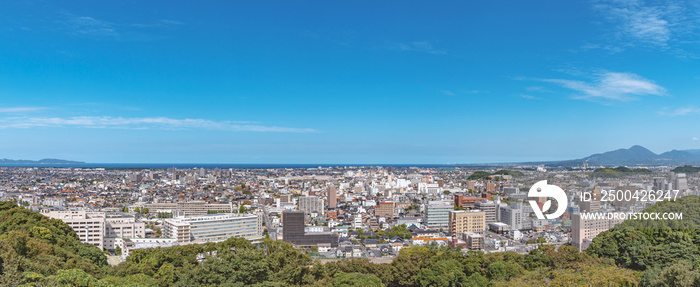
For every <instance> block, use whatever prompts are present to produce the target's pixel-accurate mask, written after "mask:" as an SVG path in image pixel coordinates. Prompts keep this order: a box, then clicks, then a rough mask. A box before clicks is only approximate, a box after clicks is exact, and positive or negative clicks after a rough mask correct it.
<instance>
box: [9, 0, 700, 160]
mask: <svg viewBox="0 0 700 287" xmlns="http://www.w3.org/2000/svg"><path fill="white" fill-rule="evenodd" d="M376 2H377V1H246V2H242V1H219V2H217V1H207V2H205V4H202V3H201V2H192V1H133V2H132V1H108V2H103V1H100V2H96V1H62V2H61V3H57V2H56V1H3V2H2V4H0V39H1V41H0V139H2V140H0V158H2V157H5V158H12V159H40V158H46V157H53V158H65V159H72V160H81V161H86V162H146V163H148V162H153V163H480V162H504V161H508V162H510V161H529V160H558V159H572V158H581V157H584V156H587V155H590V154H592V153H597V152H603V151H608V150H613V149H617V148H623V147H624V148H627V147H629V146H632V145H635V144H639V145H643V146H645V147H647V148H649V149H651V150H652V151H654V152H657V153H660V152H664V151H667V150H670V149H694V148H700V141H698V138H700V130H698V127H697V123H698V120H700V91H699V89H698V87H700V59H699V57H700V52H698V51H700V37H698V32H699V30H698V29H699V28H700V4H698V2H697V1H664V2H663V3H661V2H660V1H636V0H624V1H622V0H621V1H603V0H601V1H439V2H435V1H430V2H426V1H380V2H381V3H376ZM660 4H663V5H660Z"/></svg>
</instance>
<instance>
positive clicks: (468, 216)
mask: <svg viewBox="0 0 700 287" xmlns="http://www.w3.org/2000/svg"><path fill="white" fill-rule="evenodd" d="M449 224H450V232H451V233H452V235H453V236H455V235H456V234H459V233H464V232H472V233H484V232H485V231H486V213H485V212H483V211H480V210H457V211H450V213H449Z"/></svg>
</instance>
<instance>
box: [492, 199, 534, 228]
mask: <svg viewBox="0 0 700 287" xmlns="http://www.w3.org/2000/svg"><path fill="white" fill-rule="evenodd" d="M499 214H500V216H499V218H500V220H501V222H502V223H505V224H508V227H510V229H511V230H520V229H527V228H526V226H525V225H526V224H525V221H526V220H529V218H527V217H526V216H527V215H526V214H525V213H524V212H523V211H522V204H520V203H516V202H514V203H511V205H510V206H501V207H500V208H499ZM528 225H529V224H528Z"/></svg>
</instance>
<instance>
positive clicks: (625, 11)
mask: <svg viewBox="0 0 700 287" xmlns="http://www.w3.org/2000/svg"><path fill="white" fill-rule="evenodd" d="M594 3H595V4H594V8H595V9H596V10H598V11H600V12H601V13H602V14H603V15H605V17H606V18H607V19H608V20H609V21H611V22H613V23H614V24H616V25H615V26H614V27H615V29H616V32H617V35H615V38H616V39H617V40H623V41H625V42H627V44H633V43H629V42H636V43H645V44H651V45H654V46H659V47H667V46H668V44H669V42H671V41H673V40H674V39H677V38H678V37H679V36H683V35H692V31H693V30H694V27H696V26H697V24H698V23H697V20H698V16H699V15H698V14H697V13H695V12H693V11H694V10H695V9H694V8H693V5H696V4H695V3H692V1H685V0H671V1H663V2H658V3H659V5H650V3H647V1H643V0H600V1H594Z"/></svg>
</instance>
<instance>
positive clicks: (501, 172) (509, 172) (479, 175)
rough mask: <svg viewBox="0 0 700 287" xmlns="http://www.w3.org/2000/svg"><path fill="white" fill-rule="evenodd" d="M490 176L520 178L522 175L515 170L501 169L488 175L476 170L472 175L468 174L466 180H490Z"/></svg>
mask: <svg viewBox="0 0 700 287" xmlns="http://www.w3.org/2000/svg"><path fill="white" fill-rule="evenodd" d="M492 175H510V176H512V177H520V176H522V175H523V173H522V172H520V171H517V170H507V169H501V170H497V171H496V172H494V173H490V172H488V171H483V170H477V171H475V172H474V173H472V174H470V175H469V177H467V179H468V180H478V179H486V180H487V179H491V176H492Z"/></svg>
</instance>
